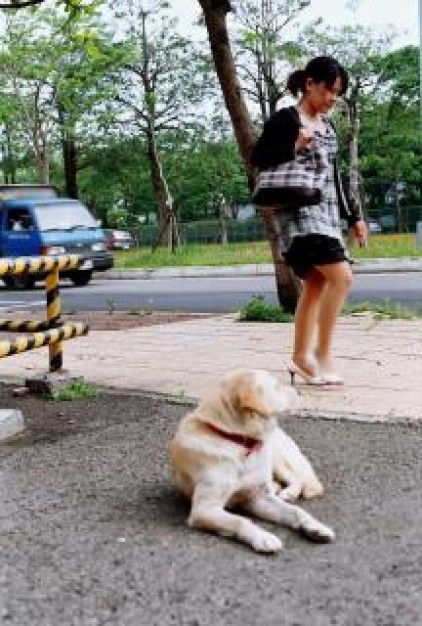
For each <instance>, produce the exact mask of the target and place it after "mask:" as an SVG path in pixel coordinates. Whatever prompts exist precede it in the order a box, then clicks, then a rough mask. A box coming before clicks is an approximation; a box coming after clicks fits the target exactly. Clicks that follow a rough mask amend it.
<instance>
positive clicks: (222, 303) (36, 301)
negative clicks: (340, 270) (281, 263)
mask: <svg viewBox="0 0 422 626" xmlns="http://www.w3.org/2000/svg"><path fill="white" fill-rule="evenodd" d="M421 294H422V272H409V273H397V274H369V275H364V274H359V275H356V277H355V285H354V288H353V292H352V294H351V296H350V298H349V300H350V301H352V302H353V301H362V300H365V301H366V300H371V301H374V302H375V301H382V300H385V299H390V300H394V301H397V302H400V303H402V304H404V305H405V306H407V307H409V308H412V309H415V310H420V311H422V295H421ZM61 295H62V302H63V308H64V309H65V310H70V311H104V310H109V309H110V308H113V309H115V310H124V311H128V310H131V309H132V310H136V309H148V308H149V309H154V310H157V311H169V310H171V311H174V310H177V311H189V312H230V311H235V310H238V309H239V308H240V307H242V306H243V305H245V304H246V303H247V302H248V301H249V300H250V299H251V297H252V296H254V295H263V296H265V297H266V299H267V300H268V301H270V302H273V303H274V304H275V303H276V302H277V297H276V293H275V284H274V279H273V277H272V276H258V277H239V278H204V277H201V278H169V279H153V280H98V279H97V280H96V279H94V280H93V282H92V283H91V284H90V285H88V286H87V287H82V288H80V287H74V286H72V285H71V284H70V283H68V282H66V281H63V285H62V288H61ZM27 303H31V305H32V306H37V305H38V306H41V305H43V303H44V294H43V287H42V285H41V284H40V286H39V287H38V288H37V289H35V290H32V291H28V292H22V291H21V292H16V291H8V290H6V289H1V288H0V307H2V306H3V307H8V306H10V307H12V306H17V307H21V308H23V307H25V306H27Z"/></svg>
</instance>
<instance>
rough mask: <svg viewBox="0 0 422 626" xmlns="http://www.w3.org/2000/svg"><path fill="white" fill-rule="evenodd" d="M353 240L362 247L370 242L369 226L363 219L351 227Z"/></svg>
mask: <svg viewBox="0 0 422 626" xmlns="http://www.w3.org/2000/svg"><path fill="white" fill-rule="evenodd" d="M350 232H351V235H352V238H353V240H354V241H355V242H356V243H358V244H359V246H360V247H361V248H364V247H366V245H367V244H368V227H367V225H366V223H365V222H364V221H363V220H358V221H357V222H356V223H355V224H353V226H352V228H351V229H350Z"/></svg>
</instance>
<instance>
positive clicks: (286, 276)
mask: <svg viewBox="0 0 422 626" xmlns="http://www.w3.org/2000/svg"><path fill="white" fill-rule="evenodd" d="M198 3H199V5H200V6H201V8H202V12H203V14H204V19H205V25H206V28H207V32H208V39H209V42H210V46H211V53H212V57H213V60H214V64H215V69H216V72H217V76H218V79H219V81H220V85H221V90H222V92H223V96H224V100H225V103H226V107H227V110H228V112H229V115H230V119H231V122H232V125H233V129H234V133H235V137H236V141H237V145H238V149H239V152H240V155H241V157H242V160H243V163H244V166H245V170H246V175H247V178H248V183H249V188H250V189H252V188H253V184H254V172H253V168H252V165H251V161H250V158H251V152H252V148H253V146H254V143H255V141H256V132H255V128H254V126H253V124H252V120H251V117H250V115H249V111H248V109H247V107H246V103H245V100H244V98H243V95H242V92H241V89H240V85H239V82H238V78H237V73H236V66H235V63H234V59H233V54H232V51H231V46H230V39H229V34H228V30H227V13H228V12H229V11H231V9H232V7H231V4H230V2H229V0H198ZM261 216H262V218H263V220H264V224H265V230H266V233H267V237H268V240H269V243H270V246H271V252H272V255H273V261H274V267H275V279H276V285H277V293H278V298H279V302H280V305H281V306H283V308H286V309H287V310H289V311H291V310H294V308H295V307H296V303H297V300H298V297H299V294H300V289H299V285H300V282H299V280H298V279H296V278H294V275H293V273H292V272H291V271H290V269H289V268H288V267H287V266H286V264H285V263H284V260H283V258H282V256H281V253H280V240H279V231H278V229H277V228H276V227H275V221H276V220H275V219H274V212H273V211H272V210H269V209H266V210H263V211H261Z"/></svg>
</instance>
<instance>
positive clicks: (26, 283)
mask: <svg viewBox="0 0 422 626" xmlns="http://www.w3.org/2000/svg"><path fill="white" fill-rule="evenodd" d="M2 280H3V282H4V284H5V285H6V287H7V288H8V289H17V290H19V291H21V290H23V289H33V288H34V286H35V280H34V277H33V276H28V275H27V276H24V275H23V276H22V275H21V276H3V278H2Z"/></svg>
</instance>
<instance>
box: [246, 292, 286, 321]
mask: <svg viewBox="0 0 422 626" xmlns="http://www.w3.org/2000/svg"><path fill="white" fill-rule="evenodd" d="M293 319H294V316H293V315H292V314H291V313H288V312H287V311H284V310H283V309H282V308H280V307H279V306H275V305H273V304H270V303H269V302H267V301H266V300H265V298H264V297H263V296H254V297H253V298H252V300H251V301H250V302H248V304H246V306H244V307H243V308H242V309H241V310H240V314H239V318H238V321H239V322H280V323H286V322H292V321H293Z"/></svg>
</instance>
